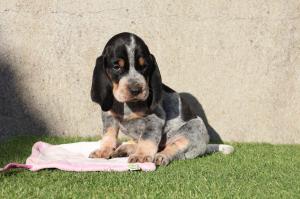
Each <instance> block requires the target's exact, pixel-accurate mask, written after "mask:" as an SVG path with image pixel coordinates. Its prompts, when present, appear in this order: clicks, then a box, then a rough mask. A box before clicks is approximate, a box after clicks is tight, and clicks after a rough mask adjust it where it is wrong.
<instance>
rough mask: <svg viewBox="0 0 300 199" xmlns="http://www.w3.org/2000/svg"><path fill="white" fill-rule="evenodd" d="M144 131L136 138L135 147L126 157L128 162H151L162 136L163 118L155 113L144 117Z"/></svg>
mask: <svg viewBox="0 0 300 199" xmlns="http://www.w3.org/2000/svg"><path fill="white" fill-rule="evenodd" d="M144 120H145V131H144V132H143V133H142V135H141V137H140V138H139V140H138V144H137V149H136V152H135V153H134V154H131V155H130V156H129V158H128V162H130V163H134V162H152V161H153V159H154V155H155V154H156V153H157V150H158V145H159V142H160V140H161V137H162V130H163V126H164V119H161V118H160V117H158V116H157V115H155V114H151V115H148V116H147V117H145V118H144Z"/></svg>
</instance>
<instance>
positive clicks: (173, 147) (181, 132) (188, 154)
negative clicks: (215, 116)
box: [154, 117, 209, 165]
mask: <svg viewBox="0 0 300 199" xmlns="http://www.w3.org/2000/svg"><path fill="white" fill-rule="evenodd" d="M169 139H170V140H169V141H167V143H166V146H165V148H164V149H163V150H162V151H160V152H159V153H157V154H156V156H155V159H154V162H155V164H156V165H167V164H169V163H170V162H171V161H172V160H176V159H192V158H195V157H197V156H200V155H203V154H205V153H206V149H207V144H208V141H209V136H208V133H207V130H206V127H205V124H204V122H203V121H202V119H201V118H199V117H197V118H194V119H192V120H190V121H188V122H187V123H186V124H185V125H183V126H182V127H180V128H179V129H178V131H176V134H175V135H174V137H173V136H172V137H171V138H169Z"/></svg>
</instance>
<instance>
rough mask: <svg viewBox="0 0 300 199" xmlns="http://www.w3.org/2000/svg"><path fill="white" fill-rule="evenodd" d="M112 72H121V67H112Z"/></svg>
mask: <svg viewBox="0 0 300 199" xmlns="http://www.w3.org/2000/svg"><path fill="white" fill-rule="evenodd" d="M113 70H114V71H117V72H119V71H120V70H121V67H120V66H119V65H117V64H116V65H114V66H113Z"/></svg>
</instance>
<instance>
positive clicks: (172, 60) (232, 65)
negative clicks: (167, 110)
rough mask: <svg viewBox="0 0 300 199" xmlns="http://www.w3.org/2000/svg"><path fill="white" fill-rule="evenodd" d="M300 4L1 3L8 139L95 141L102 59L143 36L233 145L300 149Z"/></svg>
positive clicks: (172, 80) (3, 114)
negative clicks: (125, 39)
mask: <svg viewBox="0 0 300 199" xmlns="http://www.w3.org/2000/svg"><path fill="white" fill-rule="evenodd" d="M299 29H300V2H299V0H291V1H287V0H282V1H278V0H267V1H249V0H245V1H243V0H242V1H241V0H231V1H229V0H210V1H208V0H194V1H184V0H181V1H180V0H178V1H169V0H168V1H158V0H156V1H153V0H150V1H99V0H91V1H84V0H79V1H73V0H64V1H58V0H43V1H39V0H26V1H21V0H20V1H17V0H1V1H0V138H1V137H2V138H3V137H6V136H8V135H16V134H30V133H34V134H58V135H81V136H88V135H97V134H98V132H99V131H100V129H101V122H100V114H99V107H98V106H97V105H96V104H93V103H92V102H91V100H90V96H89V92H90V84H91V77H92V70H93V67H94V63H95V58H96V57H97V55H99V54H100V52H101V51H102V49H103V47H104V45H105V43H106V41H107V40H108V39H109V38H110V37H111V36H113V35H114V34H116V33H119V32H123V31H130V32H134V33H136V34H138V35H140V36H141V37H142V38H143V39H144V40H145V41H146V43H147V44H148V46H149V47H150V50H151V51H152V53H153V54H154V55H155V56H156V59H157V61H158V64H159V66H160V70H161V73H162V77H163V81H164V82H165V83H166V84H168V85H169V86H171V87H172V88H174V89H176V90H177V91H180V92H183V91H186V92H190V93H192V94H193V95H194V96H195V97H197V99H198V100H199V101H200V103H201V104H202V106H203V109H204V110H205V112H206V116H207V118H208V120H209V122H210V124H211V126H212V127H213V128H214V129H215V130H216V131H217V132H218V133H219V135H220V136H221V137H222V139H223V140H225V141H246V142H253V141H255V142H256V141H258V142H271V143H300V57H299V54H300V30H299Z"/></svg>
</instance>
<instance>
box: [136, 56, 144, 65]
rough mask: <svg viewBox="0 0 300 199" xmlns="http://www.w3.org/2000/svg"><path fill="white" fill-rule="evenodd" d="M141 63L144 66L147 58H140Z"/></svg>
mask: <svg viewBox="0 0 300 199" xmlns="http://www.w3.org/2000/svg"><path fill="white" fill-rule="evenodd" d="M138 61H139V65H141V66H143V65H144V64H145V59H144V58H143V57H140V58H139V60H138Z"/></svg>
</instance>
